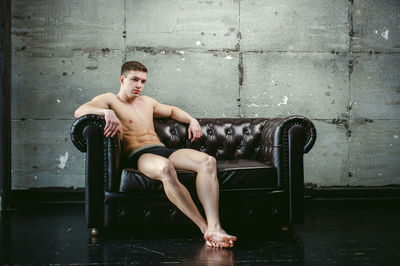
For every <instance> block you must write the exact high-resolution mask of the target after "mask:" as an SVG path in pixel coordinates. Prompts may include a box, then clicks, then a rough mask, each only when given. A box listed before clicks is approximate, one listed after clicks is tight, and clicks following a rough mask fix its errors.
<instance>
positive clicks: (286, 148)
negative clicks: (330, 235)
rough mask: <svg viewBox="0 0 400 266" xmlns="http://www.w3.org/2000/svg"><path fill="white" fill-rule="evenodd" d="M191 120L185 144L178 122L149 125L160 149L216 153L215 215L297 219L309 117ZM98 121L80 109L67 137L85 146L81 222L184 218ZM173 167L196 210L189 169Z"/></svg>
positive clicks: (310, 141) (309, 141)
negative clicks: (197, 129) (197, 130)
mask: <svg viewBox="0 0 400 266" xmlns="http://www.w3.org/2000/svg"><path fill="white" fill-rule="evenodd" d="M198 121H199V123H200V126H201V128H202V133H203V135H202V137H201V138H200V139H198V140H196V141H193V142H192V141H190V140H188V133H187V127H188V125H186V124H183V123H180V122H178V121H176V120H173V119H154V126H155V130H156V133H157V135H158V137H159V138H160V140H161V141H162V142H163V143H164V144H165V145H166V146H167V147H170V148H191V149H195V150H199V151H201V152H205V153H207V154H209V155H211V156H214V157H215V158H216V159H217V168H218V180H219V183H220V198H221V199H220V210H221V216H224V215H225V216H227V217H228V216H229V213H232V214H233V213H234V212H236V213H242V214H243V215H245V214H246V215H245V217H250V216H251V215H252V214H254V215H253V216H252V217H258V218H259V216H260V215H261V216H263V215H270V214H271V213H272V214H275V215H278V216H279V219H280V220H281V222H282V224H286V225H288V224H291V223H293V222H302V219H303V206H302V201H303V190H304V174H303V154H304V153H306V152H308V151H309V150H310V149H311V148H312V147H313V145H314V143H315V141H316V136H317V135H316V129H315V127H314V125H313V123H312V122H311V121H310V120H309V119H307V118H305V117H302V116H290V117H285V118H203V119H198ZM104 125H105V122H104V119H103V118H102V117H101V116H98V115H85V116H82V117H80V118H79V119H77V120H76V121H75V122H74V123H73V125H72V128H71V139H72V142H73V143H74V145H75V146H76V147H77V148H78V150H80V151H82V152H86V173H85V176H86V217H87V225H88V227H96V228H97V227H99V228H101V227H109V226H115V225H116V224H120V223H124V221H127V222H132V221H137V222H138V221H143V222H146V221H150V220H151V221H155V222H156V221H158V222H161V221H169V222H172V223H175V222H178V221H183V222H186V223H187V222H189V221H188V219H187V218H185V216H182V215H183V214H182V213H180V211H179V210H177V209H176V207H175V206H173V205H172V204H171V203H170V202H169V201H168V200H167V198H166V196H165V193H164V192H163V187H162V183H161V182H159V181H155V180H152V179H150V178H148V177H146V176H144V175H143V174H141V173H140V172H138V171H137V170H134V169H131V168H129V165H126V161H127V160H126V158H125V157H124V155H123V153H122V152H121V151H122V148H123V147H121V145H120V142H119V137H118V135H116V136H114V137H113V138H105V137H104V135H103V129H104ZM177 173H178V178H179V180H180V181H181V182H182V184H184V185H185V186H186V187H187V188H188V190H189V192H190V193H191V195H192V197H193V199H194V201H195V203H196V204H198V205H199V207H200V209H201V205H200V204H199V200H198V198H197V195H196V189H195V181H196V173H194V172H191V171H183V170H178V171H177ZM272 203H273V204H272ZM271 204H272V205H271ZM265 206H270V208H269V207H268V210H267V209H266V208H265ZM166 209H167V210H172V211H168V212H165V210H166ZM233 209H235V210H234V211H233ZM256 214H257V215H256ZM146 217H147V218H146ZM149 217H152V218H151V219H150V218H149ZM173 217H175V218H176V217H180V218H179V219H178V218H176V219H175V218H173ZM258 218H257V219H258Z"/></svg>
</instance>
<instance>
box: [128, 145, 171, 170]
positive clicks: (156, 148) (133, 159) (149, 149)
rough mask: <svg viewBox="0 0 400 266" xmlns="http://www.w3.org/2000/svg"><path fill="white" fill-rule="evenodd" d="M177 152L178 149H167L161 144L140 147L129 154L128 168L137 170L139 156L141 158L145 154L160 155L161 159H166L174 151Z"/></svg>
mask: <svg viewBox="0 0 400 266" xmlns="http://www.w3.org/2000/svg"><path fill="white" fill-rule="evenodd" d="M177 150H178V149H170V148H167V147H165V146H164V145H162V144H150V145H146V146H143V147H140V148H138V149H136V150H134V151H133V152H132V153H131V156H130V157H129V159H128V160H129V167H133V168H135V169H137V167H138V165H137V163H138V160H139V158H140V156H142V155H143V154H145V153H151V154H155V155H160V156H162V157H165V158H168V157H169V156H170V155H171V154H172V153H173V152H174V151H177Z"/></svg>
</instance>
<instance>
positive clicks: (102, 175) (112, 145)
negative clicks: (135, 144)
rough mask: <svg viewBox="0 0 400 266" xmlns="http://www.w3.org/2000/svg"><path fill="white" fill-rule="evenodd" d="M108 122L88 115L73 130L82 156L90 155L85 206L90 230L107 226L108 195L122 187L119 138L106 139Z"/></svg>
mask: <svg viewBox="0 0 400 266" xmlns="http://www.w3.org/2000/svg"><path fill="white" fill-rule="evenodd" d="M104 126H105V121H104V118H103V117H102V116H99V115H93V114H89V115H85V116H82V117H80V118H78V119H77V120H75V122H74V123H73V125H72V128H71V140H72V142H73V143H74V145H75V147H76V148H77V149H78V150H80V151H81V152H86V165H85V206H86V223H87V226H88V227H93V228H99V227H102V226H103V217H104V215H103V211H104V191H113V190H115V189H118V187H119V181H120V180H119V179H120V176H121V175H120V173H119V172H120V169H119V163H120V158H119V156H120V143H119V138H118V134H117V135H115V136H114V137H113V138H111V137H108V138H106V137H105V136H104V133H103V132H104Z"/></svg>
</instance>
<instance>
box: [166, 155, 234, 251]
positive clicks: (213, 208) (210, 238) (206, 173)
mask: <svg viewBox="0 0 400 266" xmlns="http://www.w3.org/2000/svg"><path fill="white" fill-rule="evenodd" d="M169 159H170V160H171V161H172V162H173V163H174V166H175V168H179V169H187V170H192V171H195V172H197V179H196V189H197V195H198V197H199V199H200V201H201V203H202V205H203V208H204V211H205V213H206V217H207V225H208V227H207V230H206V232H205V233H204V238H205V239H206V243H207V245H210V246H214V247H232V246H233V245H234V241H236V239H237V238H236V237H235V236H231V235H229V234H227V233H226V232H225V231H224V230H223V229H222V228H221V224H220V219H219V207H218V206H219V203H218V202H219V183H218V178H217V169H216V161H215V158H214V157H212V156H209V155H207V154H205V153H202V152H199V151H196V150H191V149H181V150H178V151H176V152H174V153H173V154H171V156H170V157H169Z"/></svg>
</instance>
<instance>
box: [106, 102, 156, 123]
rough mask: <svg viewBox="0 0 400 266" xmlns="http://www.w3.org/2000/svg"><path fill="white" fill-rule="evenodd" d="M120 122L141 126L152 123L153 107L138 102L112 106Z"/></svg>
mask: <svg viewBox="0 0 400 266" xmlns="http://www.w3.org/2000/svg"><path fill="white" fill-rule="evenodd" d="M112 109H113V110H114V112H115V114H116V115H117V117H118V119H119V120H120V122H121V123H122V124H123V125H125V126H128V127H143V126H149V125H152V124H153V107H152V106H149V105H148V104H145V103H142V102H138V103H134V104H130V105H129V104H119V105H117V106H112Z"/></svg>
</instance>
